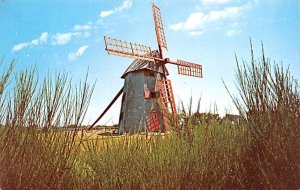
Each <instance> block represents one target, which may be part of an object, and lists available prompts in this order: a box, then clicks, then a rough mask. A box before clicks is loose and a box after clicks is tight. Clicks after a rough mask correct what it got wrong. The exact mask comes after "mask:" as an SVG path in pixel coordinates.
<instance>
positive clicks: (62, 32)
mask: <svg viewBox="0 0 300 190" xmlns="http://www.w3.org/2000/svg"><path fill="white" fill-rule="evenodd" d="M151 2H152V1H148V0H72V1H71V0H51V1H49V0H26V1H24V0H0V55H1V56H2V55H4V56H5V63H9V62H10V60H11V59H13V58H17V59H18V60H19V61H18V64H17V68H16V70H18V69H24V68H30V67H32V66H33V65H35V64H37V66H38V70H39V74H40V77H42V76H43V75H45V74H46V73H47V72H48V71H50V72H53V73H55V72H56V71H63V72H66V73H69V74H70V75H71V76H73V79H74V80H75V81H78V80H79V79H83V78H84V75H85V73H86V71H87V69H88V68H89V80H90V81H91V82H93V81H95V80H97V84H96V87H95V92H94V95H93V97H92V100H91V105H90V108H89V111H88V114H87V118H86V123H91V122H93V121H94V120H95V119H96V118H97V116H98V115H99V114H100V113H101V112H102V110H103V109H104V108H105V106H106V105H107V104H108V103H109V102H110V101H111V99H112V98H113V97H114V95H115V94H116V93H117V92H118V90H119V89H120V88H121V87H122V85H123V82H124V81H123V79H121V78H120V76H121V75H122V73H123V72H124V71H125V69H126V68H127V67H128V66H129V64H130V63H131V62H132V59H129V58H123V57H117V56H111V55H108V54H107V53H106V52H105V50H104V42H103V36H104V35H107V36H111V37H116V38H121V39H124V40H128V41H132V42H137V43H141V44H144V45H149V46H151V47H152V49H156V48H157V44H156V37H155V30H154V24H153V18H152V10H151ZM153 2H155V3H156V5H157V6H158V7H159V8H160V9H161V12H162V18H163V22H164V26H165V33H166V38H167V44H168V52H167V51H165V52H164V53H165V55H167V56H169V57H170V58H171V59H173V60H176V59H177V58H178V59H183V60H187V61H191V62H194V63H199V64H202V65H203V72H204V78H203V79H198V78H193V77H187V76H182V75H178V74H177V71H176V69H177V68H176V66H172V65H168V69H169V72H170V76H169V78H170V79H171V80H172V84H173V89H174V95H175V99H176V101H177V102H178V101H179V100H182V101H184V102H185V103H186V104H187V103H188V100H189V97H190V96H191V95H192V96H193V98H194V99H195V101H196V99H198V98H199V97H200V96H201V97H202V102H201V103H202V104H201V106H202V107H201V111H209V110H210V107H212V105H213V104H214V103H215V102H216V104H217V105H218V110H219V112H220V113H221V114H224V113H225V111H224V110H225V109H227V110H231V111H232V112H235V109H234V106H233V104H232V103H231V100H230V98H229V96H228V94H227V92H226V90H225V88H224V86H223V84H222V81H221V79H224V81H225V82H226V83H227V84H228V86H229V88H230V89H232V90H233V92H234V88H235V87H234V82H233V81H234V70H235V57H234V55H235V53H236V54H237V56H238V57H239V58H243V59H244V60H246V61H247V60H249V55H250V50H249V37H251V38H252V41H253V45H254V51H255V53H256V56H257V57H259V56H260V55H261V51H260V48H261V42H263V43H264V47H265V52H266V55H267V56H268V57H270V58H272V60H275V61H276V62H282V63H283V64H284V66H288V65H290V69H291V72H292V74H293V75H294V76H295V77H296V78H297V79H299V78H300V1H299V0H264V1H263V0H153ZM119 109H120V100H119V101H118V102H117V103H116V105H115V106H113V107H112V109H111V110H110V111H109V112H108V113H107V115H106V116H105V117H104V118H103V120H102V121H101V122H100V123H112V122H114V123H116V122H117V121H118V113H119Z"/></svg>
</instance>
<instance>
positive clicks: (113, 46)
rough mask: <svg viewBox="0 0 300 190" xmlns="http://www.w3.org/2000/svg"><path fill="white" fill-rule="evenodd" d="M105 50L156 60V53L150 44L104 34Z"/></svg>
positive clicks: (111, 52) (116, 53) (126, 55)
mask: <svg viewBox="0 0 300 190" xmlns="http://www.w3.org/2000/svg"><path fill="white" fill-rule="evenodd" d="M104 41H105V50H106V51H107V52H108V53H109V54H114V55H119V56H124V57H130V58H134V59H142V60H146V61H154V55H153V54H152V50H151V48H150V47H149V46H145V45H142V44H138V43H133V42H127V41H124V40H120V39H116V38H111V37H106V36H104Z"/></svg>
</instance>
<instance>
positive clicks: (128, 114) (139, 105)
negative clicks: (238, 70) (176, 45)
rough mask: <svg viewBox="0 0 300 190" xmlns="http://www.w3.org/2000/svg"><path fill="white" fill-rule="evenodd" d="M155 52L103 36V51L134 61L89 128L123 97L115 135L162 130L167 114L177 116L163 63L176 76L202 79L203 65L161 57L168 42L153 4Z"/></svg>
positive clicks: (142, 46)
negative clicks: (119, 87) (176, 68)
mask: <svg viewBox="0 0 300 190" xmlns="http://www.w3.org/2000/svg"><path fill="white" fill-rule="evenodd" d="M152 11H153V17H154V24H155V31H156V38H157V43H158V50H152V49H151V48H150V47H149V46H146V45H141V44H137V43H133V42H127V41H123V40H120V39H115V38H110V37H106V36H104V41H105V50H106V51H107V52H108V54H110V55H118V56H123V57H129V58H134V59H135V60H134V61H133V62H132V64H131V65H130V66H129V67H128V68H127V70H126V71H125V72H124V74H123V75H122V76H121V78H123V79H125V82H124V86H123V87H122V88H121V90H120V91H119V92H118V93H117V95H116V96H115V97H114V99H113V100H112V101H111V102H110V104H109V105H108V106H107V107H106V109H105V110H104V111H103V112H102V114H101V115H100V116H99V117H98V118H97V120H96V121H95V122H94V123H93V124H92V125H91V126H90V127H89V129H91V128H92V127H93V126H94V125H95V124H96V123H97V122H98V121H99V120H100V119H101V118H102V117H103V115H104V114H105V113H106V112H107V111H108V110H109V108H110V107H111V106H112V105H113V103H114V102H115V101H116V100H117V99H118V97H119V96H120V95H121V94H123V96H122V105H121V110H120V116H119V128H118V133H120V134H123V133H128V132H133V131H134V132H141V131H150V132H152V131H160V132H161V131H165V130H166V128H167V127H168V121H167V120H166V114H167V113H170V114H172V115H173V116H176V115H177V113H176V105H175V102H174V96H173V90H172V85H171V81H170V80H169V79H167V76H168V75H169V73H168V70H167V68H166V64H173V65H177V66H178V74H181V75H188V76H194V77H199V78H202V65H199V64H194V63H190V62H187V61H183V60H177V61H171V60H170V58H164V57H163V48H165V49H166V50H167V42H166V37H165V32H164V27H163V22H162V19H161V12H160V9H159V8H158V7H157V6H156V5H155V4H154V3H152Z"/></svg>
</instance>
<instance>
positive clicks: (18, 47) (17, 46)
mask: <svg viewBox="0 0 300 190" xmlns="http://www.w3.org/2000/svg"><path fill="white" fill-rule="evenodd" d="M28 46H29V43H28V42H24V43H19V44H17V45H14V47H13V48H12V51H13V52H16V51H20V50H21V49H23V48H27V47H28Z"/></svg>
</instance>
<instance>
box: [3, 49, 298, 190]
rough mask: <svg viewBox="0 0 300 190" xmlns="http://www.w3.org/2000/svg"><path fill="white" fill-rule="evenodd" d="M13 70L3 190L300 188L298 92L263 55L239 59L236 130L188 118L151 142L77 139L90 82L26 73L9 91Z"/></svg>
mask: <svg viewBox="0 0 300 190" xmlns="http://www.w3.org/2000/svg"><path fill="white" fill-rule="evenodd" d="M251 49H252V48H251ZM251 52H252V51H251ZM252 58H254V55H253V54H252ZM14 65H15V62H14V61H13V62H12V64H11V67H10V68H8V69H6V70H4V71H3V72H2V76H0V79H1V81H0V84H1V85H0V98H1V99H0V100H1V101H0V123H1V124H2V126H1V127H0V171H1V172H0V189H3V190H6V189H299V188H300V159H299V156H300V141H299V139H300V131H299V130H300V95H299V85H298V82H297V80H296V79H294V78H293V77H292V76H290V74H289V71H288V70H285V69H283V68H282V67H281V66H278V65H276V64H274V65H273V64H271V63H270V61H269V60H267V59H265V55H264V53H263V56H262V58H261V59H259V60H254V59H252V60H251V61H250V63H249V64H246V63H245V62H242V63H240V62H239V61H238V60H237V71H236V82H237V84H238V90H239V92H240V93H239V94H237V95H233V94H229V95H230V96H231V97H232V100H233V102H234V103H235V105H236V107H237V108H238V110H239V112H240V114H241V116H242V117H243V120H242V121H241V123H240V124H238V125H237V124H232V123H231V122H226V121H225V122H220V121H219V120H216V119H214V118H211V119H209V120H205V122H204V121H203V120H202V119H201V118H199V117H197V114H195V113H193V112H192V111H191V113H190V114H189V118H188V123H187V125H186V126H185V127H182V128H181V129H180V130H179V129H177V130H172V132H169V133H167V134H164V135H151V134H148V136H146V135H123V136H117V137H115V136H112V137H107V136H106V137H103V136H101V135H97V133H99V132H95V133H85V132H82V131H81V130H80V126H81V125H82V121H83V119H84V116H85V113H86V110H87V108H88V105H89V102H90V97H91V95H92V92H93V85H89V84H88V82H87V77H86V79H85V81H84V82H82V83H80V84H77V85H74V84H72V81H70V80H69V78H68V76H66V75H64V74H61V75H58V76H56V78H52V77H51V76H49V77H47V78H46V79H45V80H44V82H43V83H41V84H40V83H38V82H37V77H36V72H35V69H31V70H28V71H21V72H19V73H17V74H16V77H15V85H14V88H13V90H12V91H8V90H7V86H8V82H9V80H10V75H11V73H12V71H13V68H14ZM225 87H226V85H225ZM226 88H227V87H226ZM228 91H230V89H228ZM56 126H66V128H61V127H56ZM70 126H71V127H72V128H75V129H76V130H70V129H69V128H68V127H70Z"/></svg>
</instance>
